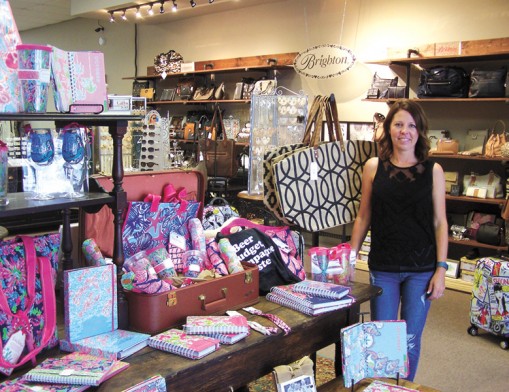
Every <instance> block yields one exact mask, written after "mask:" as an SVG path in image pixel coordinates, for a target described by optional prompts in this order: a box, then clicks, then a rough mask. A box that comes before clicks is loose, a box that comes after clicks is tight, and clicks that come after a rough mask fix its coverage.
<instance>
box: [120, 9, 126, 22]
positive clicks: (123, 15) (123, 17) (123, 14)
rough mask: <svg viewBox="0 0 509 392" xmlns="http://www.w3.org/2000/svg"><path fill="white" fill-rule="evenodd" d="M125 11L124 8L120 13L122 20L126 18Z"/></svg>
mask: <svg viewBox="0 0 509 392" xmlns="http://www.w3.org/2000/svg"><path fill="white" fill-rule="evenodd" d="M125 11H126V10H124V12H123V13H122V16H121V18H122V20H127V16H125Z"/></svg>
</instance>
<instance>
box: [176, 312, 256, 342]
mask: <svg viewBox="0 0 509 392" xmlns="http://www.w3.org/2000/svg"><path fill="white" fill-rule="evenodd" d="M183 329H184V332H186V333H187V334H190V335H204V336H209V337H212V338H215V339H218V340H219V341H220V342H221V343H222V344H234V343H237V342H238V341H239V340H242V339H244V338H245V337H247V336H248V335H249V325H248V323H247V318H246V317H244V316H242V315H240V316H188V317H187V318H186V323H185V324H184V326H183Z"/></svg>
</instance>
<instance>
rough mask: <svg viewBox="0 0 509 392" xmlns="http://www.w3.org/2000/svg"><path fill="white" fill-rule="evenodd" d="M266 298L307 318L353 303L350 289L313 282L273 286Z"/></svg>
mask: <svg viewBox="0 0 509 392" xmlns="http://www.w3.org/2000/svg"><path fill="white" fill-rule="evenodd" d="M266 298H267V300H269V301H271V302H275V303H277V304H280V305H283V306H286V307H288V308H291V309H293V310H297V311H299V312H301V313H304V314H307V315H309V316H316V315H319V314H321V313H325V312H331V311H333V310H337V309H341V308H344V307H347V306H350V305H351V304H352V303H354V302H355V299H354V298H353V297H352V296H351V295H350V287H348V286H343V285H338V284H334V283H327V282H318V281H314V280H304V281H302V282H299V283H294V284H289V285H283V286H274V287H273V288H272V289H271V291H270V293H268V294H267V296H266Z"/></svg>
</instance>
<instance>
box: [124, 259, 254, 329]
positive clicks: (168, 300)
mask: <svg viewBox="0 0 509 392" xmlns="http://www.w3.org/2000/svg"><path fill="white" fill-rule="evenodd" d="M258 290H259V270H258V267H257V266H256V265H254V264H248V263H244V271H242V272H236V273H234V274H231V275H228V276H224V277H222V278H217V279H212V280H209V281H206V282H202V283H197V284H193V285H191V286H187V287H183V288H181V289H176V290H172V291H169V292H166V293H160V294H145V293H133V292H126V298H127V303H128V307H129V329H131V330H133V331H138V332H143V333H148V334H155V333H159V332H162V331H165V330H167V329H169V328H170V327H174V326H179V325H182V324H184V323H185V321H186V317H187V316H191V315H192V316H205V315H210V314H224V312H225V311H226V310H236V309H240V308H243V307H246V306H250V305H253V304H255V303H257V302H258V301H259V297H258Z"/></svg>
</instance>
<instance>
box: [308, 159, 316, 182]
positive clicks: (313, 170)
mask: <svg viewBox="0 0 509 392" xmlns="http://www.w3.org/2000/svg"><path fill="white" fill-rule="evenodd" d="M309 177H310V180H311V181H316V180H318V164H317V163H316V162H311V165H310V166H309Z"/></svg>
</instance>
